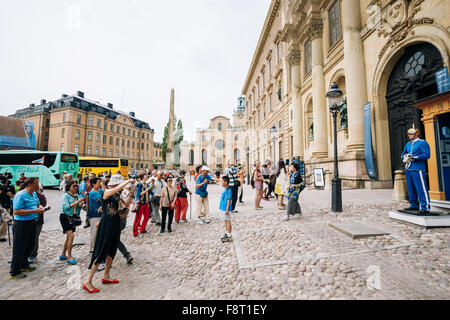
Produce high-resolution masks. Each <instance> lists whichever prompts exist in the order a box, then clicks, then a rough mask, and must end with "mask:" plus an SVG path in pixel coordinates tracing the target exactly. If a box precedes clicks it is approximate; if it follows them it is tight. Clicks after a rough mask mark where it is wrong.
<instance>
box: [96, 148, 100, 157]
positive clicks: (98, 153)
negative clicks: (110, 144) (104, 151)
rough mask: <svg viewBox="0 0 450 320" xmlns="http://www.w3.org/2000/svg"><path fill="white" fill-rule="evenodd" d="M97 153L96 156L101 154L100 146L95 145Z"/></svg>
mask: <svg viewBox="0 0 450 320" xmlns="http://www.w3.org/2000/svg"><path fill="white" fill-rule="evenodd" d="M95 155H96V156H98V155H100V148H99V147H95Z"/></svg>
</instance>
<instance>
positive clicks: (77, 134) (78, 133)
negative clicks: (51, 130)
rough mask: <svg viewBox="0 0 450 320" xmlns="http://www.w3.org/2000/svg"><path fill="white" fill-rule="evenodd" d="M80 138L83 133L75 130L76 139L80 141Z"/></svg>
mask: <svg viewBox="0 0 450 320" xmlns="http://www.w3.org/2000/svg"><path fill="white" fill-rule="evenodd" d="M80 137H81V131H80V130H75V139H80Z"/></svg>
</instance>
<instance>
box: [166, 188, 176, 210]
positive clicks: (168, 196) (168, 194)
mask: <svg viewBox="0 0 450 320" xmlns="http://www.w3.org/2000/svg"><path fill="white" fill-rule="evenodd" d="M166 190H167V198H169V209H170V210H173V209H175V208H174V207H172V205H171V203H172V201H170V192H169V188H168V187H167V186H166Z"/></svg>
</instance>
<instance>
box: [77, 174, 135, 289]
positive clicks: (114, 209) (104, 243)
mask: <svg viewBox="0 0 450 320" xmlns="http://www.w3.org/2000/svg"><path fill="white" fill-rule="evenodd" d="M134 183H135V180H133V179H131V180H127V181H125V179H124V178H123V176H122V175H120V174H114V175H113V176H112V177H111V179H110V180H109V183H108V188H107V189H106V190H105V191H104V192H103V197H102V218H101V220H100V222H99V223H98V229H97V238H96V240H95V247H94V253H93V254H92V258H91V263H90V264H89V269H90V270H89V274H88V277H87V279H86V281H85V282H84V283H83V289H84V290H86V291H88V292H89V293H96V292H99V291H100V290H99V289H97V288H95V287H94V285H93V284H92V278H93V277H94V274H95V272H96V271H97V268H98V267H99V265H100V264H102V263H106V267H105V273H104V276H103V278H102V283H103V284H117V283H119V280H117V279H113V278H112V277H111V275H110V270H111V266H112V263H113V260H114V257H115V256H116V253H117V249H118V247H119V244H120V233H121V215H126V214H127V213H128V210H129V207H130V204H131V202H132V201H133V198H134V193H135V187H132V189H131V190H130V189H126V187H127V186H129V185H130V184H134Z"/></svg>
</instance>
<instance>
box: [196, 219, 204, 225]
mask: <svg viewBox="0 0 450 320" xmlns="http://www.w3.org/2000/svg"><path fill="white" fill-rule="evenodd" d="M197 222H198V223H199V224H205V221H204V220H203V219H198V220H197Z"/></svg>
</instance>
